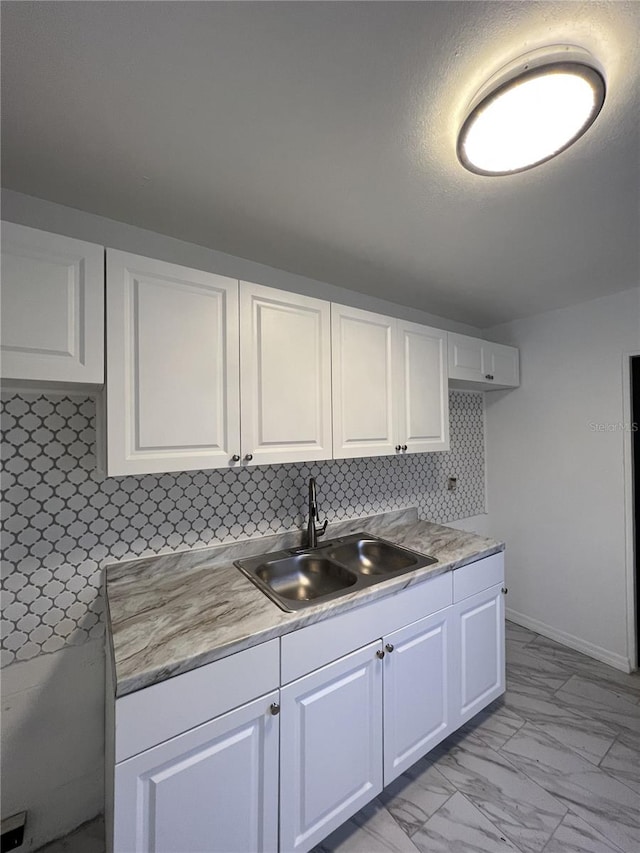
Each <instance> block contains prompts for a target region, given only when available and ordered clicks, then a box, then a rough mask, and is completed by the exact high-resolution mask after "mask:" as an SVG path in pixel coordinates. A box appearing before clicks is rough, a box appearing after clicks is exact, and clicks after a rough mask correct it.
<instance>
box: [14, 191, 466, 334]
mask: <svg viewBox="0 0 640 853" xmlns="http://www.w3.org/2000/svg"><path fill="white" fill-rule="evenodd" d="M1 201H2V219H6V220H8V221H9V222H16V223H18V224H19V225H28V226H30V227H31V228H41V229H42V230H43V231H52V232H54V233H56V234H65V235H66V236H67V237H75V238H76V239H78V240H87V241H89V242H90V243H98V244H100V245H102V246H107V247H108V248H111V249H120V250H122V251H123V252H133V253H134V254H137V255H144V256H146V257H149V258H158V259H159V260H162V261H169V262H170V263H174V264H184V266H188V267H194V268H195V269H201V270H207V271H209V272H214V273H217V274H218V275H226V276H230V277H231V278H237V279H240V280H241V281H254V282H257V283H258V284H264V285H265V286H267V287H279V288H281V289H282V290H289V291H291V292H293V293H302V294H304V295H306V296H315V297H317V298H318V299H327V300H329V301H330V302H337V303H339V304H341V305H351V306H352V307H354V308H362V309H364V310H365V311H377V312H378V313H380V314H387V315H389V316H391V317H400V318H401V319H403V320H411V321H413V322H414V323H423V324H424V325H427V326H435V327H436V328H438V329H446V330H447V331H451V332H460V333H462V334H469V335H479V331H478V329H476V328H474V327H473V326H469V325H467V324H466V323H458V322H456V321H455V320H448V319H446V318H444V317H438V316H436V315H434V314H428V313H427V312H425V311H418V310H417V309H415V308H407V307H405V306H403V305H398V304H397V303H395V302H388V301H386V300H383V299H377V298H376V297H374V296H366V295H365V294H363V293H356V292H355V291H353V290H345V289H344V288H342V287H336V286H334V285H332V284H328V283H327V282H323V281H316V280H315V279H312V278H306V277H305V276H301V275H295V274H294V273H290V272H283V271H282V270H278V269H274V268H273V267H269V266H266V265H265V264H259V263H256V262H254V261H250V260H247V259H245V258H237V257H234V256H233V255H227V254H225V253H224V252H217V251H215V250H214V249H208V248H206V247H204V246H197V245H195V244H194V243H186V242H184V241H183V240H176V239H175V238H174V237H168V236H166V235H164V234H156V233H155V232H153V231H146V230H145V229H143V228H136V227H135V226H133V225H127V224H126V223H124V222H116V221H115V220H114V219H107V218H106V217H104V216H96V215H95V214H93V213H85V212H84V211H82V210H76V209H74V208H72V207H65V206H63V205H61V204H55V203H54V202H51V201H44V200H43V199H40V198H35V197H34V196H28V195H23V194H22V193H17V192H14V191H13V190H6V189H3V190H2V197H1ZM212 243H215V235H213V236H212ZM389 293H393V282H392V281H390V282H389Z"/></svg>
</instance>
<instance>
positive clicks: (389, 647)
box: [385, 643, 395, 654]
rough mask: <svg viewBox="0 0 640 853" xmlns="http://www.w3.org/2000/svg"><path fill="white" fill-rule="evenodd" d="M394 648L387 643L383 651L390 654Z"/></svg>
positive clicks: (391, 644)
mask: <svg viewBox="0 0 640 853" xmlns="http://www.w3.org/2000/svg"><path fill="white" fill-rule="evenodd" d="M394 648H395V646H394V645H393V643H387V645H386V646H385V649H386V650H387V651H388V652H389V654H391V652H392V651H393V650H394Z"/></svg>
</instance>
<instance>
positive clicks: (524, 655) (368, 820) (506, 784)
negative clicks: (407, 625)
mask: <svg viewBox="0 0 640 853" xmlns="http://www.w3.org/2000/svg"><path fill="white" fill-rule="evenodd" d="M102 832H103V827H102V823H101V820H100V819H98V820H97V821H93V822H91V823H89V824H86V825H85V826H84V827H82V828H81V829H80V830H78V831H77V832H75V833H73V834H71V835H69V836H67V837H66V838H64V839H61V840H60V841H57V842H54V843H53V844H51V845H48V846H47V847H45V848H43V849H42V853H103V850H104V848H103V846H102V843H101V841H100V840H99V839H101V838H102ZM639 850H640V676H639V675H638V674H634V675H625V674H624V673H622V672H618V671H617V670H615V669H612V668H611V667H608V666H606V664H602V663H599V662H598V661H594V660H592V659H591V658H588V657H586V656H584V655H582V654H580V653H579V652H575V651H573V650H572V649H569V648H566V647H565V646H561V645H559V644H558V643H555V642H554V641H553V640H549V639H547V638H545V637H541V636H540V635H538V634H534V633H533V632H532V631H529V630H527V629H526V628H522V627H520V626H518V625H515V624H513V623H511V622H508V623H507V692H506V694H505V695H504V697H502V698H501V699H499V700H497V701H496V702H494V703H493V705H492V706H490V707H489V708H487V709H486V710H485V711H483V712H482V713H481V714H480V715H478V716H477V717H476V718H475V719H474V720H472V721H471V722H470V723H468V724H467V725H466V726H464V727H463V729H461V730H460V731H459V732H456V733H455V734H454V735H452V736H451V737H449V738H448V739H447V740H446V741H444V742H443V743H442V744H441V745H440V746H439V747H437V748H436V749H435V750H434V751H433V752H431V753H430V754H429V756H428V757H426V758H423V759H421V760H420V761H418V762H417V764H415V765H414V766H413V767H411V768H410V769H409V770H408V771H407V772H406V773H404V774H403V775H402V776H401V777H400V778H399V779H397V780H396V781H395V782H393V783H392V784H391V785H390V786H388V787H387V788H386V789H385V790H384V791H383V792H382V794H380V796H379V797H377V798H376V799H375V800H374V801H373V802H371V803H370V804H369V805H367V806H365V808H363V809H362V810H361V811H360V812H358V814H357V815H355V816H354V817H353V818H351V820H349V821H347V822H346V823H345V824H343V825H342V826H341V827H340V828H339V829H337V830H336V831H335V832H334V833H332V835H330V836H329V837H328V838H326V839H325V840H324V841H323V842H322V843H321V844H320V845H319V846H317V847H316V848H315V850H314V851H313V853H417V851H419V853H500V851H505V853H506V851H515V853H637V851H639ZM185 853H188V851H185ZM247 853H249V851H247Z"/></svg>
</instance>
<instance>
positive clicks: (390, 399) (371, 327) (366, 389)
mask: <svg viewBox="0 0 640 853" xmlns="http://www.w3.org/2000/svg"><path fill="white" fill-rule="evenodd" d="M395 323H396V321H395V320H393V319H392V318H391V317H384V316H382V315H381V314H372V313H371V312H369V311H360V310H359V309H357V308H347V307H346V306H344V305H334V304H332V305H331V343H332V363H333V371H332V377H333V389H332V390H333V455H334V457H335V458H336V459H343V458H348V457H352V456H385V455H391V454H394V453H396V452H397V451H396V449H395V447H396V444H398V443H399V442H398V441H397V440H396V435H395V433H396V430H395V411H394V408H395V396H396V373H395V372H394V358H393V349H394V329H395Z"/></svg>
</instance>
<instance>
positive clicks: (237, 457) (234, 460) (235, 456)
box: [231, 453, 240, 462]
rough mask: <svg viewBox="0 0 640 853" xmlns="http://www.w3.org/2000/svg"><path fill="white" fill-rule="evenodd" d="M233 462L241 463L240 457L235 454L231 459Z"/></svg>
mask: <svg viewBox="0 0 640 853" xmlns="http://www.w3.org/2000/svg"><path fill="white" fill-rule="evenodd" d="M231 461H232V462H239V461H240V457H239V456H238V454H237V453H234V454H233V456H232V457H231Z"/></svg>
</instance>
